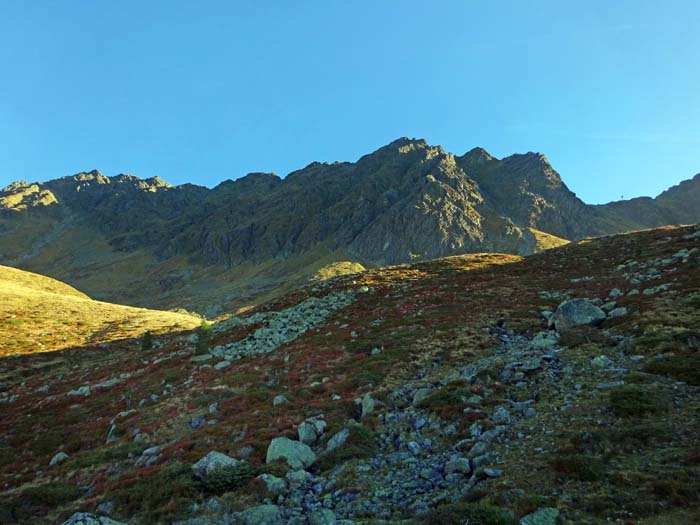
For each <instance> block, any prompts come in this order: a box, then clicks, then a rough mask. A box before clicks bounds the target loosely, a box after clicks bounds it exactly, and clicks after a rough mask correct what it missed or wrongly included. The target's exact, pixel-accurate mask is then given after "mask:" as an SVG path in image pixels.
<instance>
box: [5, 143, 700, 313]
mask: <svg viewBox="0 0 700 525" xmlns="http://www.w3.org/2000/svg"><path fill="white" fill-rule="evenodd" d="M695 188H698V189H697V191H696V190H695ZM688 196H690V197H688ZM699 220H700V177H697V176H696V177H695V178H694V179H690V180H688V181H684V182H683V183H681V184H680V185H679V186H676V187H673V188H669V189H668V190H667V191H666V192H663V193H662V194H660V195H659V196H657V197H656V198H654V199H651V198H648V199H644V198H641V199H631V200H628V201H618V202H613V203H609V204H605V205H589V204H586V203H584V202H583V201H582V200H581V199H579V198H578V197H577V196H576V194H575V193H574V192H572V191H571V190H570V189H569V188H568V187H567V186H566V184H565V182H564V181H563V179H562V177H561V176H560V174H559V173H558V172H557V171H556V170H555V169H554V168H553V167H552V166H551V164H550V163H549V161H548V160H547V157H546V156H545V155H543V154H541V153H534V152H528V153H524V154H514V155H510V156H507V157H504V158H502V159H498V158H496V157H494V156H492V155H491V154H489V153H488V152H487V151H486V150H485V149H483V148H473V149H472V150H470V151H468V152H466V153H465V154H463V155H461V156H455V155H454V154H452V153H449V152H446V151H445V150H444V149H443V148H442V147H441V146H432V145H430V144H428V143H427V142H426V141H425V140H423V139H410V138H407V137H402V138H399V139H397V140H395V141H392V142H391V143H389V144H387V145H385V146H382V147H381V148H379V149H377V150H376V151H374V152H372V153H369V154H367V155H364V156H362V157H360V158H359V159H358V160H357V161H356V162H334V163H322V162H312V163H310V164H309V165H307V166H306V167H304V168H302V169H299V170H295V171H293V172H291V173H289V174H288V175H287V176H285V177H279V176H278V175H276V174H273V173H264V172H254V173H250V174H247V175H245V176H243V177H241V178H238V179H236V180H225V181H222V182H221V183H219V184H218V185H216V186H215V187H213V188H211V189H209V188H206V187H204V186H198V185H195V184H181V185H177V186H173V185H171V184H169V183H167V182H166V181H164V180H163V179H160V178H158V177H151V178H148V179H140V178H139V177H136V176H134V175H126V174H119V175H115V176H112V177H107V176H105V175H103V174H102V173H100V172H99V171H97V170H92V171H89V172H81V173H78V174H75V175H72V176H67V177H61V178H59V179H53V180H50V181H47V182H44V183H31V184H30V183H25V182H18V183H13V184H11V185H9V186H8V187H6V188H4V189H3V190H2V191H0V263H2V264H10V265H17V266H19V267H21V268H24V269H27V270H31V271H37V272H39V273H42V274H46V275H50V276H53V277H56V278H58V279H60V280H63V281H65V282H67V283H69V284H73V285H75V286H77V287H78V288H80V289H83V290H86V291H87V292H88V293H89V294H90V295H91V296H94V297H97V298H100V299H105V300H110V301H114V302H120V303H124V304H133V305H138V306H148V307H159V308H173V307H178V306H183V307H186V308H189V309H194V310H198V311H202V308H203V307H207V306H208V305H209V304H212V303H214V304H219V305H224V306H222V309H226V308H230V307H240V306H245V305H246V304H252V303H254V302H256V301H257V298H259V297H260V296H261V295H262V294H265V293H268V292H272V290H273V289H275V287H276V286H277V285H279V284H287V281H290V282H289V283H288V284H289V286H293V285H294V284H300V283H302V282H304V280H305V279H307V278H308V277H310V276H312V275H313V274H315V273H316V272H317V271H318V270H319V269H320V268H321V267H323V266H325V265H327V264H331V263H333V262H338V261H354V262H357V263H359V264H362V265H363V266H366V267H376V266H383V265H387V264H402V263H406V262H411V261H416V260H425V259H432V258H437V257H443V256H447V255H455V254H460V253H475V252H504V253H512V254H519V255H527V254H530V253H534V252H536V251H538V250H540V249H542V246H540V245H539V243H540V241H541V240H542V239H547V240H548V244H551V243H552V242H553V243H554V244H553V245H560V244H563V243H565V242H567V241H577V240H580V239H582V238H585V237H589V236H599V235H608V234H612V233H619V232H623V231H629V230H636V229H643V228H649V227H655V226H661V225H665V224H676V223H692V222H697V221H699ZM555 238H559V239H560V240H559V241H554V239H555ZM71 248H73V249H71ZM27 254H29V256H28V255H27ZM127 260H128V262H126V261H127ZM125 272H126V273H127V275H123V274H124V273H125ZM99 273H102V274H104V275H103V276H104V277H105V279H106V280H108V281H109V282H110V286H107V285H106V284H105V283H102V284H100V283H99V282H97V281H99V280H100V276H99V275H98V274H99ZM154 279H155V280H156V282H154ZM207 279H208V280H209V281H210V285H208V286H204V287H202V286H201V285H202V283H203V282H204V280H207ZM115 283H116V284H118V285H119V288H121V289H122V291H119V292H115V291H114V288H115V287H114V286H111V284H115ZM212 293H213V294H214V297H212ZM220 311H221V310H220ZM210 313H211V312H210Z"/></svg>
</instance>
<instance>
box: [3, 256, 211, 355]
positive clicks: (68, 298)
mask: <svg viewBox="0 0 700 525" xmlns="http://www.w3.org/2000/svg"><path fill="white" fill-rule="evenodd" d="M0 297H2V303H1V304H0V357H6V356H9V355H14V354H27V353H34V352H48V351H53V350H59V349H62V348H69V347H73V346H82V345H87V344H97V343H102V342H109V341H113V340H117V339H128V338H134V337H141V336H142V335H143V334H144V333H145V332H149V331H150V332H153V333H160V332H165V331H176V330H187V329H192V328H194V327H195V326H197V325H199V323H200V322H201V319H199V318H197V317H194V316H190V315H186V314H180V313H174V312H163V311H158V310H147V309H144V308H132V307H128V306H121V305H115V304H110V303H103V302H100V301H93V300H92V299H90V298H89V297H88V296H87V295H85V294H83V293H81V292H79V291H78V290H76V289H75V288H72V287H70V286H68V285H67V284H64V283H62V282H60V281H56V280H54V279H51V278H48V277H44V276H42V275H38V274H34V273H30V272H25V271H22V270H17V269H15V268H9V267H6V266H0Z"/></svg>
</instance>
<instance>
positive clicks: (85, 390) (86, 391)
mask: <svg viewBox="0 0 700 525" xmlns="http://www.w3.org/2000/svg"><path fill="white" fill-rule="evenodd" d="M91 393H92V392H91V390H90V387H89V386H81V387H79V388H76V389H75V390H69V391H68V395H69V396H89V395H90V394H91Z"/></svg>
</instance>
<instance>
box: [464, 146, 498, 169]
mask: <svg viewBox="0 0 700 525" xmlns="http://www.w3.org/2000/svg"><path fill="white" fill-rule="evenodd" d="M460 159H463V160H465V161H467V162H468V163H470V164H476V165H479V164H485V163H487V162H490V161H492V160H498V159H497V158H496V157H494V156H493V155H491V154H490V153H489V152H488V151H486V150H485V149H484V148H480V147H476V148H472V149H470V150H469V151H467V152H466V153H465V154H464V155H462V156H461V157H460Z"/></svg>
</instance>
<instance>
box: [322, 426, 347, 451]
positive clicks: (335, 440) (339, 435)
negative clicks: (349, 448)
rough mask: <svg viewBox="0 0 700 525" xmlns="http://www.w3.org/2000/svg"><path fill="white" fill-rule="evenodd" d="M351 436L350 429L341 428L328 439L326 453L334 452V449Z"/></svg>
mask: <svg viewBox="0 0 700 525" xmlns="http://www.w3.org/2000/svg"><path fill="white" fill-rule="evenodd" d="M349 437H350V430H349V429H347V428H343V429H342V430H339V431H338V432H336V433H335V434H334V435H333V436H332V437H331V438H330V439H329V440H328V443H327V444H326V453H328V452H332V451H333V450H335V449H337V448H338V447H340V446H342V445H344V444H345V442H346V441H347V440H348V438H349Z"/></svg>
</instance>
